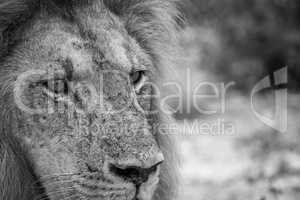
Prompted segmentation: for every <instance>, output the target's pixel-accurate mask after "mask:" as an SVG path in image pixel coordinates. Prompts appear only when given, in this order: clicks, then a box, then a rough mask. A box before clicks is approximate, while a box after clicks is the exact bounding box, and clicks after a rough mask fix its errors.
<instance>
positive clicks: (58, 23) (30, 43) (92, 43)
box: [20, 15, 152, 72]
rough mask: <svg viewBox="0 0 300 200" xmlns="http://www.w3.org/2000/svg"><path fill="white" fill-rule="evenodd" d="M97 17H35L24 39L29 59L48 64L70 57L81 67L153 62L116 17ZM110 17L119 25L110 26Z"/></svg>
mask: <svg viewBox="0 0 300 200" xmlns="http://www.w3.org/2000/svg"><path fill="white" fill-rule="evenodd" d="M80 17H81V18H83V16H82V15H80ZM95 17H96V16H95ZM97 17H99V18H96V19H95V18H92V17H90V16H86V18H85V19H81V20H78V21H77V22H76V23H75V24H70V23H69V22H67V21H63V20H61V19H56V18H54V19H53V20H51V19H49V18H45V19H44V18H43V17H38V18H37V19H34V20H33V22H32V24H33V25H32V26H31V27H30V28H29V29H27V30H26V31H25V33H24V37H23V41H24V42H21V43H20V46H21V49H24V52H25V53H23V54H24V57H25V59H28V61H29V62H30V63H32V65H34V66H32V65H31V66H30V68H32V67H36V68H43V67H47V63H49V62H55V61H57V60H59V59H67V58H68V59H71V60H72V62H74V67H75V68H76V69H77V70H78V71H83V70H91V69H88V68H92V66H94V65H99V64H101V63H102V62H108V63H110V66H111V67H112V69H113V70H120V71H124V72H130V71H132V69H133V68H137V67H140V66H143V67H149V66H151V65H152V63H151V61H150V59H149V57H148V55H147V54H146V53H145V52H144V50H143V49H142V48H141V47H140V46H139V45H138V43H137V42H136V41H135V39H133V38H132V37H131V36H129V34H128V33H127V31H126V30H125V28H124V27H123V24H122V23H121V22H119V20H118V19H117V18H116V17H114V18H113V19H111V17H107V16H101V18H100V16H97ZM108 20H115V21H118V24H119V25H118V26H107V24H106V23H104V22H105V21H108ZM95 23H96V24H95ZM150 70H151V69H150Z"/></svg>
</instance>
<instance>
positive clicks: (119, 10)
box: [0, 0, 184, 200]
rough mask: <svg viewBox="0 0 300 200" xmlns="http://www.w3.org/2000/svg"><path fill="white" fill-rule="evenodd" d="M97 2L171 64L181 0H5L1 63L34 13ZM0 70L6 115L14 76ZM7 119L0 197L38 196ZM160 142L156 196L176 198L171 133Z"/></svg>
mask: <svg viewBox="0 0 300 200" xmlns="http://www.w3.org/2000/svg"><path fill="white" fill-rule="evenodd" d="M93 1H99V2H101V3H102V4H103V5H105V6H106V7H107V8H108V9H109V10H110V12H112V13H114V14H115V15H117V16H118V17H120V18H121V19H122V21H123V22H124V23H125V28H126V30H127V32H128V33H129V35H131V36H132V37H133V38H135V39H136V40H137V42H138V43H139V44H140V46H141V47H142V48H143V49H144V50H145V51H146V52H147V53H148V54H149V55H150V56H151V58H152V59H153V62H154V64H155V65H156V67H157V69H159V70H165V69H168V68H172V65H173V64H174V60H173V58H174V57H176V54H177V51H176V49H177V45H178V44H177V39H178V38H177V37H178V33H179V30H180V29H181V26H182V25H183V24H184V23H183V21H184V20H183V17H182V15H181V14H180V12H179V7H180V2H179V0H46V1H45V0H1V1H0V47H1V48H0V56H1V59H0V63H1V60H4V59H5V58H6V56H7V55H9V53H10V51H11V50H13V48H14V45H15V43H16V42H17V40H18V38H17V37H18V36H17V34H15V33H16V32H17V31H16V30H17V29H20V27H22V26H23V25H25V24H26V22H27V21H29V20H30V18H31V17H33V15H34V14H35V13H36V12H38V11H40V10H41V9H45V8H46V10H49V11H53V10H55V11H59V12H55V13H61V14H62V15H65V16H69V15H71V13H72V8H73V7H74V6H75V4H76V5H77V6H78V5H84V4H85V3H90V2H93ZM78 2H79V3H80V4H78ZM1 67H2V66H1ZM1 70H2V69H1ZM8 71H9V70H8ZM1 74H2V75H3V73H0V80H2V81H1V84H0V94H1V95H2V96H1V99H0V108H1V109H2V110H1V112H2V114H1V115H0V116H3V113H10V112H6V111H7V107H8V104H7V103H5V104H4V102H6V100H4V96H8V97H7V98H11V96H12V88H11V87H10V86H11V85H13V80H11V78H7V79H5V78H3V77H1ZM9 88H10V89H9ZM8 101H9V100H8ZM5 110H6V111H5ZM3 117H4V116H3ZM6 118H11V117H9V116H8V117H7V116H5V117H4V118H2V119H1V120H2V123H1V125H0V174H1V175H0V199H3V200H19V199H23V200H32V199H36V196H34V195H36V194H37V193H40V192H41V191H34V190H33V189H32V188H28V186H29V185H32V183H38V180H36V178H35V175H34V170H33V169H32V167H31V164H30V162H29V159H26V152H25V151H23V150H22V148H21V147H20V145H19V144H18V142H17V141H16V139H14V138H13V136H12V134H11V133H10V130H9V128H7V127H6V128H4V127H5V126H6V125H7V124H8V123H9V122H8V121H6V120H4V119H6ZM160 120H163V119H160ZM157 141H158V143H159V145H160V147H161V149H162V151H163V153H164V154H165V157H166V161H165V163H164V164H163V166H162V173H161V181H160V185H159V187H158V190H157V192H156V194H155V196H154V199H155V200H171V199H172V200H173V199H174V198H175V196H176V191H177V189H176V185H177V174H178V173H177V170H176V168H177V167H176V166H177V160H178V157H177V155H176V153H175V152H176V150H175V146H176V145H175V142H174V141H173V139H172V137H170V136H169V135H168V134H167V133H166V134H163V135H162V134H158V135H157ZM30 182H31V183H30ZM40 197H42V196H40ZM41 199H45V198H44V197H42V198H41Z"/></svg>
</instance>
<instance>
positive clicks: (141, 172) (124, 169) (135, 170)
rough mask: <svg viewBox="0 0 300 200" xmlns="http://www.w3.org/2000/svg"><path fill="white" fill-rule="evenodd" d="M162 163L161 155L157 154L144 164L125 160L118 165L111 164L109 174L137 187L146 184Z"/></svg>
mask: <svg viewBox="0 0 300 200" xmlns="http://www.w3.org/2000/svg"><path fill="white" fill-rule="evenodd" d="M163 161H164V157H163V154H157V155H156V156H154V157H152V158H150V159H148V160H147V161H146V162H143V164H142V163H141V162H140V161H138V160H135V159H133V160H132V159H130V160H125V161H123V162H119V163H118V164H111V165H110V172H111V173H113V174H114V175H116V176H118V177H121V178H123V179H124V180H126V181H128V182H131V183H134V184H135V185H137V186H139V185H141V184H143V183H145V182H147V180H148V178H149V176H150V175H151V174H155V173H156V172H157V171H158V169H159V166H160V165H161V164H162V163H163Z"/></svg>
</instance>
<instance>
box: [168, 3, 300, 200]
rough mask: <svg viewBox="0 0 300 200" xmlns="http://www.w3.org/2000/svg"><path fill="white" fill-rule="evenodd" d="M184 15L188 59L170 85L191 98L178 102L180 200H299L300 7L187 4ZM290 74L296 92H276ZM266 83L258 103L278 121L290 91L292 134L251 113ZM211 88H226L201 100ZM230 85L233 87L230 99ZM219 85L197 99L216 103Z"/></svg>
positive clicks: (289, 127)
mask: <svg viewBox="0 0 300 200" xmlns="http://www.w3.org/2000/svg"><path fill="white" fill-rule="evenodd" d="M183 11H184V13H185V17H186V18H187V26H186V28H185V29H184V30H183V34H182V37H181V38H180V45H181V47H182V50H181V53H182V54H183V56H182V59H179V60H178V61H177V62H178V66H174V68H172V69H170V70H171V71H170V72H168V74H169V75H170V76H168V78H167V80H169V81H172V80H173V81H177V82H179V83H180V85H181V86H182V88H184V90H183V95H182V98H183V100H182V102H181V101H179V100H176V99H173V100H170V101H169V104H170V105H171V106H172V107H173V109H175V110H176V113H175V114H174V117H175V118H176V120H177V124H178V126H179V127H180V128H179V141H180V144H179V145H180V147H179V148H180V153H181V154H182V165H181V169H180V170H181V182H182V187H181V189H180V200H186V199H188V200H248V199H249V200H299V199H300V112H299V111H300V104H299V102H300V94H299V90H300V87H299V84H300V82H299V80H300V56H299V55H300V1H299V0H243V1H239V0H184V7H183ZM284 67H288V74H287V75H288V84H281V85H276V83H277V82H276V81H278V77H276V75H275V76H274V73H275V72H276V71H278V70H280V69H283V68H284ZM280 76H281V78H279V79H281V80H284V76H285V73H284V71H280ZM265 77H269V79H267V80H270V81H269V82H270V87H269V86H268V85H266V86H268V88H266V89H264V90H261V91H260V92H257V93H255V98H254V99H255V101H254V103H253V104H255V106H254V108H255V111H257V112H259V114H260V115H261V116H265V117H267V118H269V119H272V117H274V116H275V115H276V105H277V104H278V102H276V100H275V99H276V94H283V95H284V94H285V93H284V92H285V90H284V89H286V88H288V98H287V106H286V107H287V117H288V118H287V131H280V130H278V129H276V128H274V127H273V128H271V127H270V126H268V125H266V124H265V123H263V121H262V120H261V119H260V118H259V117H257V116H256V115H255V113H254V108H251V92H252V91H253V89H254V87H255V85H256V84H257V83H259V81H260V80H262V79H264V78H265ZM203 82H207V83H211V85H215V86H217V89H218V91H219V94H218V97H212V96H211V97H210V98H196V100H194V99H193V96H195V94H193V92H194V90H195V88H197V84H199V83H203ZM222 84H224V85H225V86H226V85H227V84H230V85H228V88H227V90H226V95H225V96H224V95H223V96H222V95H221V94H222V88H223V86H224V85H223V86H222ZM211 85H207V86H206V87H205V86H203V87H201V88H200V89H199V88H198V89H197V94H198V93H200V94H206V95H216V89H213V87H211ZM278 91H280V92H281V93H277V92H278ZM166 93H167V94H174V93H176V88H169V89H168V90H167V92H166ZM283 99H284V98H283ZM222 100H223V101H222ZM195 104H196V106H195ZM178 105H179V106H178ZM280 106H281V107H282V106H285V105H284V104H282V105H280ZM199 108H201V109H202V108H203V110H206V111H215V112H212V113H210V114H207V113H203V112H201V111H199ZM282 109H283V110H284V108H282ZM283 113H284V112H283ZM282 120H284V119H282ZM201 124H202V125H203V124H204V125H205V126H211V127H213V128H211V129H210V131H207V127H204V129H201V130H200V129H197V125H201ZM193 126H194V127H196V128H194V129H193ZM202 128H203V127H202ZM227 129H228V130H227Z"/></svg>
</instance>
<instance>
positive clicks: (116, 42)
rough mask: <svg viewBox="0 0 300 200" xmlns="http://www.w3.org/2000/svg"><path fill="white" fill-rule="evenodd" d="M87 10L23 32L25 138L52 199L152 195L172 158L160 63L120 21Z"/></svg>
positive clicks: (20, 69) (19, 65)
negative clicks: (161, 107) (161, 104)
mask: <svg viewBox="0 0 300 200" xmlns="http://www.w3.org/2000/svg"><path fill="white" fill-rule="evenodd" d="M84 13H85V12H84V11H82V12H80V13H78V14H77V15H75V16H77V17H78V19H76V23H75V22H72V21H66V20H62V19H60V18H58V17H49V16H46V17H45V16H37V17H36V18H34V19H33V20H32V22H31V24H29V25H28V27H29V28H27V29H26V30H25V31H24V32H23V33H22V34H23V35H24V37H22V40H20V41H19V42H18V44H17V45H18V47H17V48H16V49H18V50H17V51H13V53H12V55H11V56H10V58H9V62H10V63H11V65H14V66H16V68H14V69H11V70H15V71H14V74H15V76H16V84H15V88H14V89H15V90H14V95H15V102H16V105H17V108H18V109H17V111H16V113H17V114H16V115H17V117H18V118H19V120H18V121H19V122H21V123H19V124H17V126H16V127H18V128H17V130H16V131H15V133H16V136H17V137H18V138H20V139H21V141H22V143H23V144H24V146H25V148H26V149H28V152H29V155H30V157H31V159H32V161H33V164H34V168H35V170H36V174H37V175H38V176H39V177H40V179H41V183H42V185H43V186H44V187H45V190H46V193H47V195H48V196H49V198H50V199H51V200H61V199H68V200H69V199H70V200H71V199H98V200H100V199H101V200H112V199H118V200H121V199H124V200H125V199H126V200H131V199H140V200H150V199H152V196H153V194H154V191H155V190H156V186H157V184H158V182H159V169H160V164H161V163H162V162H163V160H164V157H163V154H162V153H161V151H160V149H159V146H158V144H157V141H156V138H155V133H154V127H153V126H154V124H155V123H156V119H155V118H156V117H154V116H155V114H153V113H152V114H149V112H150V111H151V110H152V109H153V107H154V106H153V99H152V98H149V95H151V94H153V87H152V86H151V84H146V82H147V80H149V81H150V80H151V77H152V76H153V73H155V72H154V68H153V66H152V62H151V60H150V59H149V56H147V54H146V53H145V52H144V51H143V50H142V49H141V48H140V46H139V45H138V43H137V42H136V41H135V40H134V39H133V38H131V37H130V36H129V35H128V34H127V33H126V31H125V28H124V27H123V25H122V23H121V21H120V20H118V19H117V17H115V16H114V15H112V14H111V13H108V12H106V13H104V14H101V13H93V12H92V11H89V15H85V14H84ZM147 95H148V96H147Z"/></svg>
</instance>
